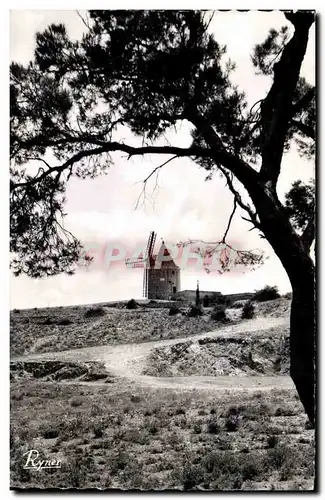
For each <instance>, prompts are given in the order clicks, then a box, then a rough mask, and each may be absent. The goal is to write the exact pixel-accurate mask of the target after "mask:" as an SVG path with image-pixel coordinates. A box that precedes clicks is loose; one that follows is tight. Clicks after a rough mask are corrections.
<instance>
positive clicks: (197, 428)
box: [193, 424, 202, 434]
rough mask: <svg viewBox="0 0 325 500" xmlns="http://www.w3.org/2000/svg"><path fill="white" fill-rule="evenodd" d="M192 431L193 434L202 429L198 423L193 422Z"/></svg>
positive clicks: (199, 432)
mask: <svg viewBox="0 0 325 500" xmlns="http://www.w3.org/2000/svg"><path fill="white" fill-rule="evenodd" d="M193 432H194V434H201V432H202V429H201V426H200V424H194V427H193Z"/></svg>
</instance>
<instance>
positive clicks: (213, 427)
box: [208, 419, 220, 434]
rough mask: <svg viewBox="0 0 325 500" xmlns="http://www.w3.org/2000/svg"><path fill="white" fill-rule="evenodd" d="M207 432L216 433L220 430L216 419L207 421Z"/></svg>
mask: <svg viewBox="0 0 325 500" xmlns="http://www.w3.org/2000/svg"><path fill="white" fill-rule="evenodd" d="M208 432H209V434H218V433H219V432H220V425H219V424H218V422H217V420H215V419H211V420H210V421H209V422H208Z"/></svg>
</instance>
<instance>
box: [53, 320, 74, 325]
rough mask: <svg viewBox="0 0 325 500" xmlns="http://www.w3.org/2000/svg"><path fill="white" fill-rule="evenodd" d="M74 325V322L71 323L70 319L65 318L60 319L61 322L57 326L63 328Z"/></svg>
mask: <svg viewBox="0 0 325 500" xmlns="http://www.w3.org/2000/svg"><path fill="white" fill-rule="evenodd" d="M72 324H73V321H71V319H68V318H63V319H60V320H59V321H58V322H57V325H62V326H66V325H72Z"/></svg>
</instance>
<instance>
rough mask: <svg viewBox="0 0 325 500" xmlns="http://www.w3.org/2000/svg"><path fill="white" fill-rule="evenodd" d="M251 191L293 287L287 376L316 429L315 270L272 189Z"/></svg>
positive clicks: (263, 227)
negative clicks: (288, 375)
mask: <svg viewBox="0 0 325 500" xmlns="http://www.w3.org/2000/svg"><path fill="white" fill-rule="evenodd" d="M260 188H261V186H259V189H257V190H254V191H252V192H251V193H250V194H251V198H252V199H253V202H254V204H255V207H256V209H257V212H258V215H259V218H260V223H261V228H262V230H263V232H264V234H265V236H266V238H267V240H268V241H269V243H270V244H271V245H272V247H273V249H274V251H275V253H276V254H277V256H278V257H279V259H280V261H281V263H282V265H283V267H284V269H285V270H286V272H287V275H288V277H289V279H290V282H291V286H292V304H291V317H290V375H291V377H292V380H293V382H294V384H295V386H296V389H297V391H298V394H299V397H300V399H301V402H302V404H303V406H304V408H305V410H306V413H307V415H308V418H309V419H310V422H311V423H312V425H313V426H314V425H315V399H316V398H315V396H316V376H315V373H316V325H315V267H314V263H313V261H312V259H311V257H310V255H309V249H308V248H306V247H305V245H304V242H303V240H302V238H301V237H299V236H298V235H297V234H296V233H295V231H294V230H293V228H292V226H291V224H290V221H289V219H288V217H287V215H286V213H285V211H284V209H283V207H282V205H281V204H280V202H279V200H278V198H277V195H276V191H275V189H270V188H268V187H267V186H265V185H264V186H263V188H264V189H262V190H261V189H260Z"/></svg>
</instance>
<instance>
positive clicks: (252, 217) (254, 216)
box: [219, 165, 261, 230]
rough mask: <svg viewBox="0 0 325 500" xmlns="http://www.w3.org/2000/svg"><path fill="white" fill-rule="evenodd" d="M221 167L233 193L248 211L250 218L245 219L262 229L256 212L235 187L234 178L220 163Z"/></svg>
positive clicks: (239, 203) (241, 205)
mask: <svg viewBox="0 0 325 500" xmlns="http://www.w3.org/2000/svg"><path fill="white" fill-rule="evenodd" d="M219 169H220V170H221V172H222V173H223V175H224V176H225V178H226V181H227V185H228V188H229V190H230V191H231V193H232V194H233V195H234V198H235V200H236V202H237V203H238V205H239V206H240V207H241V208H242V209H243V210H245V212H247V213H248V215H249V217H250V218H249V219H245V220H248V221H249V222H251V223H252V224H253V226H254V227H256V228H257V229H259V230H261V226H260V224H259V222H258V221H257V214H256V212H254V211H253V210H252V208H251V207H250V206H249V205H247V204H246V203H244V202H243V200H242V197H241V196H240V194H239V193H238V191H237V190H236V189H235V187H234V184H233V180H232V178H231V175H230V174H229V172H227V171H226V170H225V169H224V168H223V167H220V165H219Z"/></svg>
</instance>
